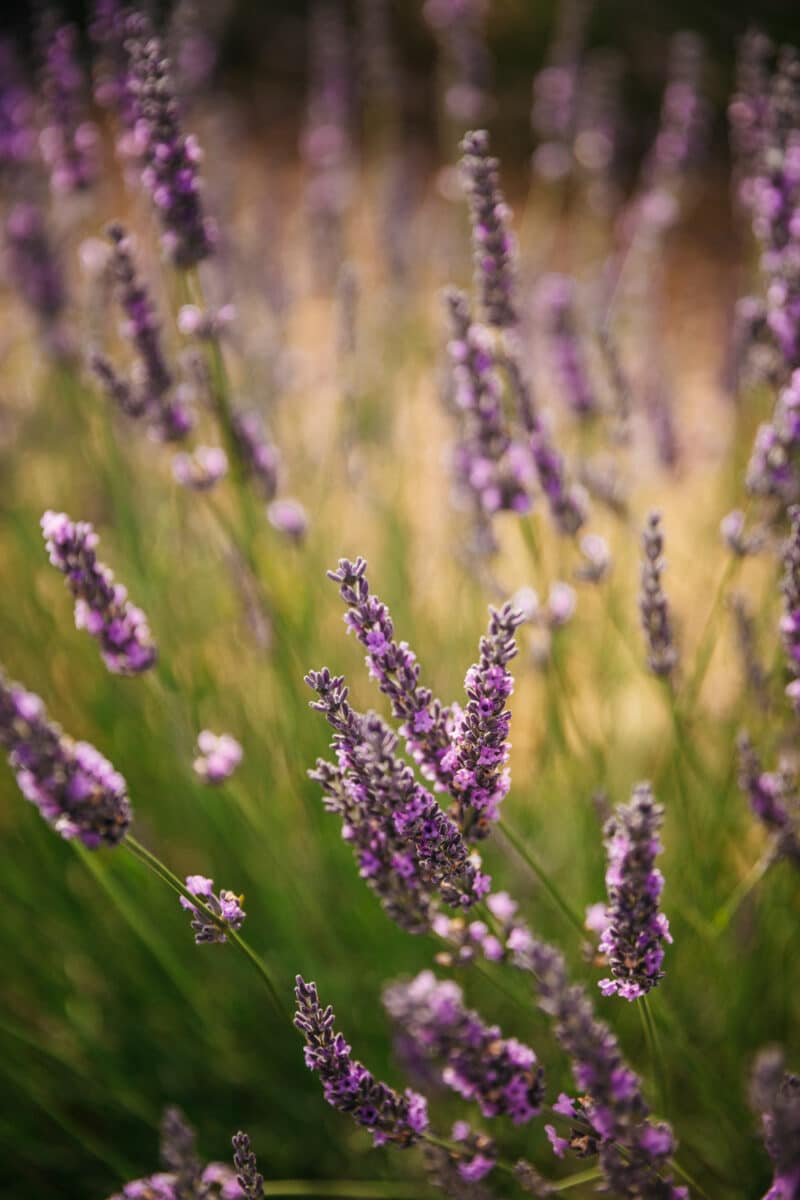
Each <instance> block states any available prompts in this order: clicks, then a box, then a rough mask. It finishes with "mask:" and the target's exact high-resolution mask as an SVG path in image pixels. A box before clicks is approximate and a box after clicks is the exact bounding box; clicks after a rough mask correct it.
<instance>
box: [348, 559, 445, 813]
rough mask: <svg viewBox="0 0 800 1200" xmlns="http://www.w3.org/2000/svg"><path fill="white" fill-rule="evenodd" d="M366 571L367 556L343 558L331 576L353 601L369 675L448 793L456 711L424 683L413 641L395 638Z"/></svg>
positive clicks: (429, 773) (427, 771)
mask: <svg viewBox="0 0 800 1200" xmlns="http://www.w3.org/2000/svg"><path fill="white" fill-rule="evenodd" d="M366 570H367V563H366V559H363V558H360V557H359V558H357V559H356V560H355V562H350V560H349V559H347V558H340V559H339V569H338V570H337V571H329V572H328V578H329V579H332V580H333V581H334V583H338V584H340V585H341V586H340V587H339V595H340V596H341V597H342V599H343V600H344V602H345V604H347V605H348V609H347V612H346V613H345V618H344V619H345V623H346V624H347V627H348V629H352V630H353V632H354V633H355V635H356V637H357V638H358V640H359V641H360V642H361V644H362V646H364V647H365V648H366V650H367V667H368V669H369V673H370V675H372V677H373V678H374V679H376V680H377V681H378V687H379V688H380V690H381V691H382V692H383V694H384V695H385V696H388V697H389V699H390V701H391V705H392V716H393V717H395V718H396V719H398V720H401V721H403V725H402V726H401V729H400V732H401V734H402V735H403V737H404V738H405V741H406V743H407V745H408V747H409V749H410V751H411V754H412V756H413V758H414V761H415V762H417V763H419V765H420V768H421V770H422V773H423V775H424V776H425V778H426V779H431V780H433V781H434V782H435V784H436V785H438V786H437V790H442V791H447V790H449V787H450V782H451V772H450V771H449V770H448V769H447V768H445V766H444V765H443V759H444V755H445V754H446V752H447V751H448V750H449V748H450V744H451V729H452V714H451V712H450V710H449V709H448V708H445V707H444V706H443V705H442V704H441V702H440V701H439V700H435V699H434V698H433V694H432V693H431V691H430V689H429V688H423V687H420V686H419V673H420V668H419V664H418V663H417V657H416V655H415V654H414V652H413V650H411V649H410V648H409V645H408V643H407V642H397V641H395V637H394V624H393V622H392V618H391V615H390V613H389V610H388V608H387V607H386V605H385V604H383V603H382V602H381V600H379V599H378V597H377V596H375V595H372V594H371V593H370V590H369V581H368V580H367V576H366Z"/></svg>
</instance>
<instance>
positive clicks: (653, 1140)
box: [507, 923, 689, 1200]
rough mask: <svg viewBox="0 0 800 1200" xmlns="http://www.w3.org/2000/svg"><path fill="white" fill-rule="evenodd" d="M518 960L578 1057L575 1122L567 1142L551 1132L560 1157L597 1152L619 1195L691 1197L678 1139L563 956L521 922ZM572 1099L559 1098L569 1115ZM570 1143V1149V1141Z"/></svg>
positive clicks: (511, 939) (513, 942)
mask: <svg viewBox="0 0 800 1200" xmlns="http://www.w3.org/2000/svg"><path fill="white" fill-rule="evenodd" d="M507 944H508V947H509V950H510V951H511V952H512V961H513V962H514V964H515V965H516V966H517V967H519V968H520V969H522V970H525V971H530V972H532V973H533V975H534V976H535V979H536V985H535V986H536V992H537V998H538V1002H539V1007H540V1008H541V1009H542V1010H543V1011H544V1012H545V1013H547V1015H548V1016H549V1017H550V1018H551V1019H552V1020H553V1021H554V1022H555V1033H556V1037H557V1039H558V1041H559V1043H560V1045H561V1046H562V1048H563V1049H564V1050H565V1051H566V1052H567V1053H568V1054H569V1056H570V1058H571V1059H572V1073H573V1076H574V1078H575V1083H576V1087H577V1089H578V1091H579V1093H580V1098H579V1099H575V1100H572V1101H571V1107H572V1115H573V1117H574V1119H575V1125H574V1127H573V1128H572V1130H571V1131H570V1135H569V1137H567V1138H561V1137H560V1136H559V1135H558V1134H557V1133H556V1131H555V1129H554V1128H552V1127H551V1130H550V1131H548V1137H549V1138H550V1140H551V1143H552V1144H553V1148H554V1150H555V1152H556V1153H557V1154H560V1155H563V1154H565V1153H566V1152H567V1150H570V1151H572V1152H573V1153H575V1154H577V1155H578V1156H579V1157H581V1158H585V1157H587V1156H589V1155H593V1154H597V1155H598V1158H599V1163H600V1167H601V1169H602V1171H603V1177H604V1180H605V1184H606V1188H607V1190H608V1192H609V1193H611V1194H612V1195H615V1196H629V1197H634V1196H635V1197H639V1198H641V1200H688V1196H689V1193H688V1192H687V1190H686V1189H685V1188H683V1187H676V1186H675V1185H674V1184H673V1183H672V1180H671V1178H670V1175H669V1170H668V1160H669V1158H670V1157H671V1155H672V1154H673V1153H674V1150H675V1140H674V1138H673V1136H672V1132H671V1130H670V1128H669V1126H668V1125H665V1124H663V1123H660V1122H659V1123H658V1124H653V1123H652V1122H650V1121H649V1120H648V1108H647V1104H646V1103H645V1100H644V1097H643V1096H642V1092H641V1086H640V1082H639V1079H638V1078H637V1076H636V1075H635V1074H634V1073H633V1071H632V1070H631V1069H630V1067H628V1065H627V1064H626V1062H625V1060H624V1058H623V1057H622V1054H621V1052H620V1048H619V1044H618V1042H617V1039H616V1037H615V1036H614V1034H613V1033H612V1032H611V1030H610V1029H609V1028H608V1026H607V1025H606V1024H605V1023H604V1022H602V1021H599V1020H598V1019H597V1017H596V1016H595V1014H594V1010H593V1007H592V1004H591V1001H590V1000H589V997H588V996H587V995H586V993H585V992H584V991H583V989H582V988H580V987H576V986H574V985H572V984H570V982H569V979H568V977H567V972H566V965H565V963H564V959H563V956H562V955H561V954H560V953H559V951H558V950H556V949H555V948H554V947H553V946H549V945H547V944H546V943H545V942H539V941H537V940H536V939H535V938H534V937H533V936H532V935H531V933H530V931H529V930H527V929H526V927H525V926H524V925H522V924H521V923H515V924H514V925H513V926H512V927H511V929H510V931H509V932H508V935H507ZM565 1101H567V1103H569V1098H568V1097H563V1096H562V1097H559V1101H558V1111H559V1112H561V1113H563V1112H564V1110H565V1108H566V1104H565V1103H564V1102H565ZM564 1143H566V1144H564Z"/></svg>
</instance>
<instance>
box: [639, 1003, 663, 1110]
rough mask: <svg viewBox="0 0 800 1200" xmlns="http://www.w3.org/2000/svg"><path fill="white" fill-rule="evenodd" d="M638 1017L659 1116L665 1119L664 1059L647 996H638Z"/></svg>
mask: <svg viewBox="0 0 800 1200" xmlns="http://www.w3.org/2000/svg"><path fill="white" fill-rule="evenodd" d="M637 1007H638V1009H639V1015H640V1016H641V1018H642V1025H643V1027H644V1037H645V1041H646V1042H647V1049H648V1053H649V1055H650V1061H651V1063H652V1069H653V1078H654V1080H655V1085H656V1094H657V1096H658V1107H659V1115H660V1116H662V1117H665V1116H666V1114H667V1084H666V1073H665V1071H664V1059H663V1056H662V1054H661V1045H660V1043H659V1040H658V1031H657V1030H656V1025H655V1021H654V1020H653V1014H652V1012H651V1010H650V1003H649V1000H648V998H647V996H640V997H639V999H638V1001H637Z"/></svg>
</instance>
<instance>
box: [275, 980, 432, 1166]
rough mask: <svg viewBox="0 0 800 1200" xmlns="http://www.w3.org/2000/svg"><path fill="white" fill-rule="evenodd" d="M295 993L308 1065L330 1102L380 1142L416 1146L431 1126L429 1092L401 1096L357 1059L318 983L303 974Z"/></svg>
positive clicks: (297, 1017) (408, 1091) (298, 1021)
mask: <svg viewBox="0 0 800 1200" xmlns="http://www.w3.org/2000/svg"><path fill="white" fill-rule="evenodd" d="M295 996H296V999H297V1011H296V1013H295V1018H294V1024H295V1026H296V1028H297V1029H299V1030H300V1032H301V1033H302V1035H303V1037H304V1038H305V1042H306V1049H305V1060H306V1065H307V1066H308V1067H309V1068H310V1070H312V1071H316V1072H317V1074H318V1075H319V1077H320V1082H321V1083H322V1088H323V1094H324V1096H325V1099H326V1100H327V1101H328V1103H329V1104H331V1105H333V1107H334V1108H338V1109H339V1111H340V1112H345V1113H349V1114H350V1115H351V1116H352V1117H353V1119H354V1120H355V1121H356V1122H357V1123H358V1124H359V1125H363V1126H365V1127H366V1128H367V1129H369V1131H370V1133H371V1134H372V1140H373V1142H374V1144H375V1145H376V1146H382V1145H385V1144H386V1143H390V1144H392V1145H395V1146H399V1147H402V1148H406V1147H408V1146H413V1145H414V1143H415V1142H417V1141H419V1138H420V1135H421V1134H423V1133H424V1132H425V1130H426V1129H427V1128H428V1113H427V1106H426V1103H425V1099H424V1097H422V1096H420V1095H419V1093H418V1092H412V1091H411V1090H410V1089H408V1090H406V1092H405V1094H404V1095H403V1096H401V1095H400V1094H399V1093H398V1092H396V1091H394V1089H393V1088H390V1087H389V1086H388V1084H385V1083H380V1082H379V1081H377V1080H376V1079H375V1077H374V1076H373V1075H372V1074H371V1073H370V1072H369V1071H368V1070H367V1068H366V1067H365V1066H363V1064H362V1063H360V1062H357V1061H356V1060H354V1059H353V1058H352V1056H351V1053H350V1047H349V1046H348V1044H347V1042H346V1041H345V1039H344V1037H343V1036H342V1035H341V1034H340V1033H337V1032H336V1030H335V1028H334V1015H333V1009H332V1008H330V1006H329V1007H328V1008H325V1009H323V1008H322V1006H321V1004H320V1002H319V997H318V995H317V988H316V984H314V983H306V982H305V981H304V980H303V979H302V977H301V976H300V975H298V976H297V987H296V988H295Z"/></svg>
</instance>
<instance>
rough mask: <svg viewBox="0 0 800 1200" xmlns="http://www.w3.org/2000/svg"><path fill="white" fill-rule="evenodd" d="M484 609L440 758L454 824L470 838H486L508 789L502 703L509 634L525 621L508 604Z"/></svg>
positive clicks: (509, 685) (511, 648)
mask: <svg viewBox="0 0 800 1200" xmlns="http://www.w3.org/2000/svg"><path fill="white" fill-rule="evenodd" d="M489 611H490V614H491V616H490V619H489V630H488V633H487V634H486V635H485V636H484V637H482V638H481V644H480V660H479V662H477V663H473V664H472V666H471V667H470V669H469V670H468V671H467V677H466V679H465V681H464V687H465V688H466V692H467V706H466V708H465V709H464V712H463V713H462V714H461V716H460V718H459V719H458V720H457V722H456V728H455V731H454V736H453V746H452V749H451V750H449V751H448V753H447V754H446V755H445V757H444V759H443V760H442V765H443V766H445V767H447V768H448V769H451V770H452V775H453V782H452V784H451V791H452V793H453V795H454V796H455V799H456V806H457V817H458V823H459V825H460V826H461V828H462V830H463V832H464V836H465V837H466V838H468V839H470V840H479V839H481V838H484V837H486V836H487V834H488V833H489V829H490V824H489V823H490V822H491V821H496V820H497V818H498V816H499V812H498V807H499V805H500V802H501V801H502V800H503V799H504V798H505V796H506V795H507V794H508V789H509V786H510V779H509V774H508V770H507V769H506V765H505V764H506V762H507V760H508V750H509V744H508V731H509V726H510V723H511V713H510V712H509V711H508V709H507V708H506V706H505V705H506V700H507V698H508V697H509V696H510V695H511V693H512V691H513V690H514V678H513V676H512V675H511V673H510V671H508V670H507V664H508V662H509V661H510V660H511V659H512V658H513V657H514V655H515V654H516V653H517V644H516V642H515V640H514V631H515V630H516V629H517V627H518V626H519V625H521V624H522V622H523V621H524V616H523V614H522V613H521V612H518V611H515V610H514V608H513V607H512V606H511V604H505V605H504V606H503V608H501V609H500V610H499V611H498V610H496V609H493V608H492V609H490V610H489Z"/></svg>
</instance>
